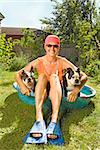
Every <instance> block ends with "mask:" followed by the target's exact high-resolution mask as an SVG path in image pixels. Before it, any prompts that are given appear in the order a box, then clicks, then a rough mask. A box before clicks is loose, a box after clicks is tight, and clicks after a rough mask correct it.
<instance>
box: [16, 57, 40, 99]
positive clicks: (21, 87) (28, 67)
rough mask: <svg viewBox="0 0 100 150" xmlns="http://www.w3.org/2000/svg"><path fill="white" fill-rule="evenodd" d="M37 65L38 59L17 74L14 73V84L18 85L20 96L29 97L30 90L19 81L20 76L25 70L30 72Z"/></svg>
mask: <svg viewBox="0 0 100 150" xmlns="http://www.w3.org/2000/svg"><path fill="white" fill-rule="evenodd" d="M37 65H38V59H36V60H34V61H32V62H30V63H29V64H28V65H27V66H26V67H24V68H23V69H21V70H19V71H18V72H17V73H16V76H15V79H16V82H17V83H18V85H19V86H20V89H21V92H22V94H26V95H28V96H29V95H30V89H28V88H27V87H26V86H25V84H24V83H23V81H22V79H21V76H22V71H23V70H25V71H29V72H30V70H31V67H33V68H36V67H37Z"/></svg>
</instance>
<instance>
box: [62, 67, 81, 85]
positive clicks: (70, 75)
mask: <svg viewBox="0 0 100 150" xmlns="http://www.w3.org/2000/svg"><path fill="white" fill-rule="evenodd" d="M64 76H65V77H66V80H67V81H69V82H70V84H72V85H73V86H75V85H80V84H81V81H80V79H81V75H80V69H79V68H77V70H72V69H71V68H67V69H66V70H65V71H64Z"/></svg>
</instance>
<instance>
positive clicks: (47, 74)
mask: <svg viewBox="0 0 100 150" xmlns="http://www.w3.org/2000/svg"><path fill="white" fill-rule="evenodd" d="M44 49H45V52H46V54H45V55H44V56H42V57H39V58H37V59H35V60H33V61H32V62H30V63H29V64H28V65H27V66H26V67H25V68H24V70H26V71H30V69H31V67H33V68H36V69H37V72H38V74H39V76H38V82H37V85H36V88H35V99H36V123H37V122H39V123H42V122H44V119H43V113H42V106H43V102H44V100H45V98H46V87H47V84H48V82H49V84H50V90H49V97H50V100H51V103H52V116H51V122H50V124H49V126H48V127H47V130H46V136H47V138H49V139H53V140H54V139H56V138H57V135H55V134H54V129H55V128H56V125H57V118H58V112H59V107H60V103H61V99H62V89H61V83H62V76H63V70H64V69H66V68H69V67H70V68H72V69H74V70H75V69H76V68H77V67H76V66H74V65H73V64H72V63H71V62H70V61H68V60H67V59H66V58H64V57H61V56H58V54H59V51H60V39H59V37H58V36H56V35H49V36H47V37H46V39H45V43H44ZM21 73H22V70H20V71H18V73H17V74H16V80H17V83H18V84H19V86H20V88H21V92H22V94H26V95H30V90H29V89H28V88H27V87H26V86H25V85H24V84H23V82H22V80H21ZM86 81H87V76H86V74H85V73H83V72H82V71H81V85H80V86H76V87H75V88H74V90H73V91H72V92H71V94H70V95H69V96H68V101H69V102H74V101H75V100H76V98H77V95H78V93H79V91H80V89H81V88H82V87H83V85H84V84H85V82H86ZM36 123H35V126H36ZM51 128H52V130H51ZM41 136H42V134H41V131H39V130H38V132H34V129H33V132H32V137H33V138H37V137H38V138H41Z"/></svg>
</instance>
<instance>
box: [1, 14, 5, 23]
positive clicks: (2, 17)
mask: <svg viewBox="0 0 100 150" xmlns="http://www.w3.org/2000/svg"><path fill="white" fill-rule="evenodd" d="M4 18H5V17H4V16H3V15H2V13H0V21H1V20H2V19H4Z"/></svg>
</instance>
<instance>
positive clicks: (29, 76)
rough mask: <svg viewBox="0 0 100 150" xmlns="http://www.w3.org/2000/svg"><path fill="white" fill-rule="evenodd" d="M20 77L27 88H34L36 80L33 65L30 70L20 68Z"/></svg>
mask: <svg viewBox="0 0 100 150" xmlns="http://www.w3.org/2000/svg"><path fill="white" fill-rule="evenodd" d="M21 79H22V81H23V83H24V84H25V85H26V86H27V87H28V88H29V89H32V90H34V89H35V85H36V81H35V78H34V70H33V67H31V70H30V71H29V72H28V71H25V70H22V75H21Z"/></svg>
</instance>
